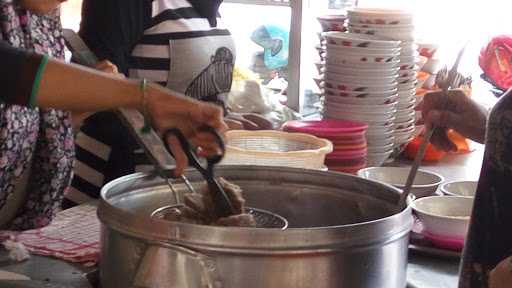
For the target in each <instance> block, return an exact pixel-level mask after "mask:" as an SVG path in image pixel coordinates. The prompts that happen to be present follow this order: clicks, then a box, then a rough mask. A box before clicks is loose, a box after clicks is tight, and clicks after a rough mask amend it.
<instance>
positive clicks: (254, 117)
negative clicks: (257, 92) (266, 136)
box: [242, 113, 273, 130]
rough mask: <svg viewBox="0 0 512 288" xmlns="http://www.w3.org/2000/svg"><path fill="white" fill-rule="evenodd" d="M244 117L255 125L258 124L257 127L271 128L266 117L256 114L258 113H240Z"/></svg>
mask: <svg viewBox="0 0 512 288" xmlns="http://www.w3.org/2000/svg"><path fill="white" fill-rule="evenodd" d="M242 116H243V117H244V119H246V120H249V121H251V122H253V123H255V124H256V125H258V128H259V129H260V130H271V129H272V128H273V125H272V122H270V121H269V120H268V119H267V118H265V117H263V116H261V115H258V114H253V113H250V114H244V115H242Z"/></svg>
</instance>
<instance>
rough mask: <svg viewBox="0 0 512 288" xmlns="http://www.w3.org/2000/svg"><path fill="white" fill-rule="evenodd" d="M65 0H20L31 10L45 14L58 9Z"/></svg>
mask: <svg viewBox="0 0 512 288" xmlns="http://www.w3.org/2000/svg"><path fill="white" fill-rule="evenodd" d="M65 1H67V0H20V3H21V6H22V7H23V8H25V9H27V10H29V11H30V12H32V13H35V14H39V15H43V14H46V13H49V12H51V11H53V10H55V9H57V7H59V5H60V3H62V2H65Z"/></svg>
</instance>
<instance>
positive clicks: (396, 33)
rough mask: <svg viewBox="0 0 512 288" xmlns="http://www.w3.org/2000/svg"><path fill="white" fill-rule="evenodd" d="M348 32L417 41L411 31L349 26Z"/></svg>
mask: <svg viewBox="0 0 512 288" xmlns="http://www.w3.org/2000/svg"><path fill="white" fill-rule="evenodd" d="M348 31H349V32H350V33H361V34H366V35H376V36H382V37H386V38H390V39H393V40H397V41H414V39H415V36H414V30H409V29H378V28H365V27H360V26H351V25H349V26H348Z"/></svg>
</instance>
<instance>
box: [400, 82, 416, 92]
mask: <svg viewBox="0 0 512 288" xmlns="http://www.w3.org/2000/svg"><path fill="white" fill-rule="evenodd" d="M413 89H414V91H416V82H408V83H405V84H398V90H399V91H411V90H413ZM415 93H416V92H415Z"/></svg>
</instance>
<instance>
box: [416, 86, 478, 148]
mask: <svg viewBox="0 0 512 288" xmlns="http://www.w3.org/2000/svg"><path fill="white" fill-rule="evenodd" d="M422 116H423V120H424V121H425V124H426V125H427V127H432V126H434V127H435V128H436V129H435V131H434V134H433V135H432V138H431V140H430V141H431V142H432V144H434V145H435V146H436V147H437V148H439V149H442V150H445V151H456V150H457V146H456V145H455V144H454V143H453V142H451V141H450V139H449V138H448V135H447V130H448V129H453V130H455V131H457V132H458V133H460V134H461V135H463V136H464V137H467V138H470V139H472V140H474V141H477V142H480V143H483V142H484V138H485V129H486V122H487V111H486V110H485V109H484V108H483V107H482V106H480V105H478V104H477V103H475V102H474V101H472V100H471V99H470V98H469V97H467V96H466V95H465V94H464V92H462V90H458V89H457V90H451V91H449V92H448V93H447V95H445V94H444V93H442V92H433V93H427V94H426V95H425V97H424V98H423V103H422Z"/></svg>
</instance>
